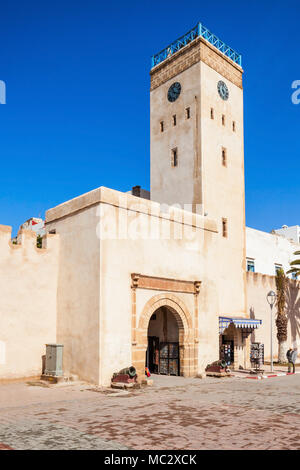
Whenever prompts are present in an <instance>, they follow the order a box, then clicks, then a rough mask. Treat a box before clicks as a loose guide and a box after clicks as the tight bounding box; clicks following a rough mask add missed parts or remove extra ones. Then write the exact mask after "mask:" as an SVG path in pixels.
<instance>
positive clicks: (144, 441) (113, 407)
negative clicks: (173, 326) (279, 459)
mask: <svg viewBox="0 0 300 470" xmlns="http://www.w3.org/2000/svg"><path fill="white" fill-rule="evenodd" d="M154 381H155V385H154V386H153V387H147V388H146V389H141V390H134V391H132V392H123V391H121V392H117V393H114V392H112V391H110V390H105V389H97V388H96V387H93V386H91V385H87V384H74V385H68V386H51V387H41V386H32V385H28V384H26V383H15V384H6V385H0V450H1V449H7V448H13V449H49V450H51V449H108V450H114V449H145V450H147V449H151V450H159V449H176V450H177V449H180V450H181V449H184V450H188V449H189V450H195V449H300V374H297V375H292V376H284V377H277V378H273V379H268V380H259V381H258V380H253V381H252V380H244V379H237V378H224V379H215V378H206V379H202V380H201V379H185V378H182V377H164V376H157V377H154Z"/></svg>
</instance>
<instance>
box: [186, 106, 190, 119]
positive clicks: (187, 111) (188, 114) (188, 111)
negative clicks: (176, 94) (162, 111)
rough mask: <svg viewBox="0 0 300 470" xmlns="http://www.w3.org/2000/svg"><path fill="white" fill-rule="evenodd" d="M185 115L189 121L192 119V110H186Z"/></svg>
mask: <svg viewBox="0 0 300 470" xmlns="http://www.w3.org/2000/svg"><path fill="white" fill-rule="evenodd" d="M185 114H186V118H187V119H190V117H191V109H190V108H186V110H185Z"/></svg>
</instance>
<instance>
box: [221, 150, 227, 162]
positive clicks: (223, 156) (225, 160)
mask: <svg viewBox="0 0 300 470" xmlns="http://www.w3.org/2000/svg"><path fill="white" fill-rule="evenodd" d="M222 165H223V166H227V151H226V149H225V148H224V147H222Z"/></svg>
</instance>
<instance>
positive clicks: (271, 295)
mask: <svg viewBox="0 0 300 470" xmlns="http://www.w3.org/2000/svg"><path fill="white" fill-rule="evenodd" d="M267 301H268V304H269V305H270V308H271V338H270V339H271V372H273V318H272V310H273V306H274V304H275V302H276V294H275V292H274V291H273V290H271V291H270V292H269V293H268V295H267Z"/></svg>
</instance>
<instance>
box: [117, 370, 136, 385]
mask: <svg viewBox="0 0 300 470" xmlns="http://www.w3.org/2000/svg"><path fill="white" fill-rule="evenodd" d="M111 381H112V382H113V383H116V382H121V383H127V384H129V383H135V382H136V381H137V373H136V369H135V368H134V367H133V366H130V367H125V368H124V369H121V370H120V371H119V372H115V373H114V374H113V377H112V379H111Z"/></svg>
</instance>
